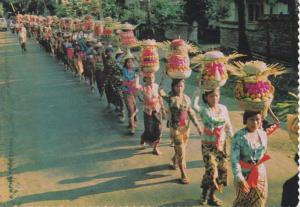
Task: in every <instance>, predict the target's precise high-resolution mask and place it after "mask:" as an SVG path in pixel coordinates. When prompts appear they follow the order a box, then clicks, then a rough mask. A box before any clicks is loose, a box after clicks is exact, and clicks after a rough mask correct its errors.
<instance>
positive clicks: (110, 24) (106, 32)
mask: <svg viewBox="0 0 300 207" xmlns="http://www.w3.org/2000/svg"><path fill="white" fill-rule="evenodd" d="M113 33H114V21H113V19H112V18H111V17H106V18H104V28H103V32H102V35H101V37H102V39H103V40H107V41H109V40H111V39H112V37H113Z"/></svg>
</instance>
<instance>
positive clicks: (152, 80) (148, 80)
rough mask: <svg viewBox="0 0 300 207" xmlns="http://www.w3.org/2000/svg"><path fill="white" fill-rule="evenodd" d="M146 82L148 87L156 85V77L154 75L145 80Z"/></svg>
mask: <svg viewBox="0 0 300 207" xmlns="http://www.w3.org/2000/svg"><path fill="white" fill-rule="evenodd" d="M145 81H146V84H147V85H151V84H152V83H154V81H155V76H154V74H152V75H150V76H148V77H146V78H145Z"/></svg>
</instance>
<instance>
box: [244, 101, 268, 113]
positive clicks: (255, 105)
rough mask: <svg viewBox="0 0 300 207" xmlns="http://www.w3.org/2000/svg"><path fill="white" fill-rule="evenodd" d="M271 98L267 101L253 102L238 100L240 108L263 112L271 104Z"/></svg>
mask: <svg viewBox="0 0 300 207" xmlns="http://www.w3.org/2000/svg"><path fill="white" fill-rule="evenodd" d="M272 101H273V99H272V98H270V99H269V100H267V101H261V102H253V101H245V100H238V102H239V105H240V107H241V109H243V110H245V111H263V112H265V111H266V110H268V108H269V107H270V106H271V103H272Z"/></svg>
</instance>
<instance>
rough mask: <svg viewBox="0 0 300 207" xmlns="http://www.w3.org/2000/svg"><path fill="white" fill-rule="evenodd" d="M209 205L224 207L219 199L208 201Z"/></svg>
mask: <svg viewBox="0 0 300 207" xmlns="http://www.w3.org/2000/svg"><path fill="white" fill-rule="evenodd" d="M207 203H208V204H209V205H212V206H222V205H223V201H221V200H220V199H218V198H217V197H214V198H210V199H208V201H207Z"/></svg>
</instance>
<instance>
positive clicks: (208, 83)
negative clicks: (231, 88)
mask: <svg viewBox="0 0 300 207" xmlns="http://www.w3.org/2000/svg"><path fill="white" fill-rule="evenodd" d="M226 82H227V79H224V80H221V81H216V80H202V87H203V88H204V89H205V90H214V89H216V88H218V87H222V86H224V85H225V83H226Z"/></svg>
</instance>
